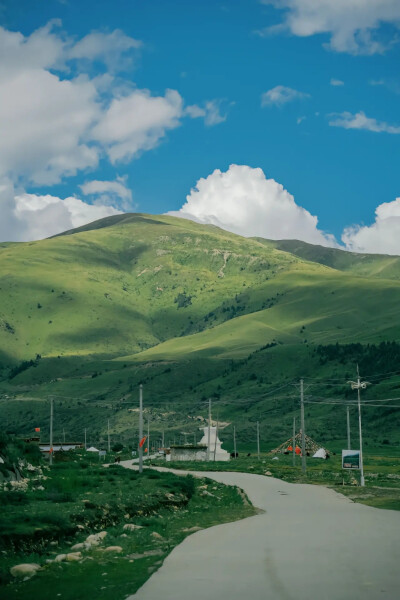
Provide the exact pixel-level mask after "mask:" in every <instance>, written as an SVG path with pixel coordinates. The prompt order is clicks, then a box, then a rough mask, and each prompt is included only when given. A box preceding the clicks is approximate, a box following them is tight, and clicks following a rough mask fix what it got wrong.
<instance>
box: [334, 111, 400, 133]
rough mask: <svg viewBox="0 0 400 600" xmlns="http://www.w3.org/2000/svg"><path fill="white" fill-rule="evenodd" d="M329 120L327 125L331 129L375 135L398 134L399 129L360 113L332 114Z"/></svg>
mask: <svg viewBox="0 0 400 600" xmlns="http://www.w3.org/2000/svg"><path fill="white" fill-rule="evenodd" d="M329 116H330V117H331V120H330V121H329V125H330V126H331V127H343V128H344V129H366V130H367V131H374V132H375V133H382V132H385V133H393V134H400V127H399V126H397V125H389V123H386V122H385V121H377V120H376V119H371V118H370V117H367V115H366V114H365V113H364V112H362V111H360V112H358V113H356V114H355V115H353V114H352V113H350V112H343V113H334V114H332V115H329Z"/></svg>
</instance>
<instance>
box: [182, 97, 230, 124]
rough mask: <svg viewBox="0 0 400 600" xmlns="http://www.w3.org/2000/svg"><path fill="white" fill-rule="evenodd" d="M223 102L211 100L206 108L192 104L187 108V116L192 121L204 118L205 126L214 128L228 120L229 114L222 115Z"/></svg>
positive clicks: (205, 105)
mask: <svg viewBox="0 0 400 600" xmlns="http://www.w3.org/2000/svg"><path fill="white" fill-rule="evenodd" d="M222 102H223V101H222V100H209V101H207V102H205V103H204V106H199V105H198V104H192V105H191V106H187V107H186V109H185V114H187V115H189V117H191V118H192V119H198V118H199V117H200V118H203V119H204V124H205V125H206V126H207V127H212V126H213V125H218V124H219V123H223V122H224V121H226V119H227V116H228V115H227V113H226V112H225V114H222V113H221V105H222Z"/></svg>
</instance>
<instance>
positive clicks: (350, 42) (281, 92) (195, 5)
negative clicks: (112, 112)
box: [0, 0, 400, 253]
mask: <svg viewBox="0 0 400 600" xmlns="http://www.w3.org/2000/svg"><path fill="white" fill-rule="evenodd" d="M302 2H303V0H275V2H268V1H267V0H266V1H265V2H264V3H262V2H259V1H256V0H254V1H253V0H245V1H244V0H235V1H225V2H219V1H213V0H203V1H202V2H187V1H184V0H180V1H178V0H175V1H174V0H130V1H129V2H128V1H126V0H125V1H122V0H113V2H109V1H107V2H105V1H103V0H97V1H96V2H92V1H90V0H81V1H80V2H78V1H76V0H65V1H59V0H46V1H39V0H36V1H33V0H24V1H22V0H19V2H17V3H16V2H8V1H6V2H3V3H2V5H3V10H2V12H1V13H0V15H1V24H2V26H3V28H4V30H7V31H10V32H20V33H21V34H23V36H24V37H25V40H26V39H28V38H29V37H30V36H31V35H32V33H33V32H34V31H35V30H37V29H39V28H43V27H44V26H45V25H46V23H48V22H49V21H51V20H53V19H60V20H61V23H57V24H56V25H55V26H54V28H53V29H52V32H53V33H52V35H55V36H56V37H60V38H61V37H63V36H64V39H65V37H68V39H69V41H70V44H72V43H77V42H78V41H79V40H81V39H82V38H85V36H87V35H88V34H90V33H91V32H93V31H95V32H101V33H102V34H103V35H104V36H107V35H110V34H111V33H112V32H113V31H114V30H119V35H120V36H123V35H124V36H126V38H133V39H134V40H136V41H137V42H139V41H140V42H141V44H140V46H139V44H137V46H138V47H132V48H130V49H128V50H126V51H125V52H121V53H120V55H119V56H118V57H115V56H114V58H113V61H111V62H113V64H111V62H110V61H109V62H108V64H104V60H103V58H104V57H103V58H102V57H101V56H100V55H98V56H97V58H95V59H94V60H93V59H92V58H89V59H86V58H85V57H83V58H82V57H80V60H77V61H72V60H69V62H67V68H65V64H64V65H63V66H62V67H60V64H56V63H54V64H52V65H51V64H50V65H48V66H47V65H40V67H41V68H44V69H47V70H48V71H49V72H51V73H53V74H55V75H57V77H59V79H60V80H68V79H69V80H71V81H72V80H74V81H75V80H76V78H77V77H78V76H79V74H83V73H84V74H85V77H87V78H89V79H93V78H95V77H96V75H99V74H104V73H110V72H111V74H112V78H113V80H112V82H111V83H109V84H108V87H107V89H104V90H102V91H101V102H102V105H103V108H104V110H106V109H107V103H108V106H109V105H110V104H111V102H112V98H115V97H116V96H118V98H120V97H121V96H122V97H124V96H127V95H129V94H130V93H132V92H133V91H134V90H144V89H146V90H148V94H149V95H150V96H151V97H160V98H164V97H165V92H166V90H167V89H170V90H174V91H176V92H178V94H179V96H180V98H181V100H182V103H183V105H182V108H181V109H179V110H180V114H179V115H178V114H177V115H175V117H174V118H175V119H176V122H175V124H171V123H170V125H168V126H167V127H166V129H165V130H164V131H163V133H162V134H160V135H159V137H158V139H157V140H156V141H154V140H153V141H152V142H151V143H146V144H145V146H144V147H141V148H140V149H139V151H138V153H137V154H134V155H129V156H126V155H124V156H123V158H122V159H121V160H116V161H114V162H113V161H112V160H110V157H109V155H107V151H104V148H103V150H102V151H101V152H100V151H99V155H98V159H97V162H96V161H94V160H93V161H92V163H91V164H88V163H90V160H88V161H86V163H85V161H83V163H82V165H83V166H82V167H80V166H79V165H77V166H75V170H70V171H67V170H64V171H60V173H59V175H58V176H57V177H55V178H53V180H52V181H45V182H44V183H43V182H42V180H41V178H40V177H39V178H37V177H36V180H35V177H34V176H33V177H32V176H31V175H27V173H28V171H29V169H28V170H27V169H26V168H25V167H24V168H22V167H21V169H20V171H18V169H19V167H18V160H17V159H16V160H15V163H13V165H12V168H11V167H10V170H9V171H7V173H5V176H6V177H7V181H8V182H10V180H11V183H12V185H13V186H14V192H15V194H16V196H18V197H21V195H22V194H31V195H37V196H45V195H51V196H53V197H57V198H60V199H65V198H67V197H74V196H76V197H79V198H81V199H82V200H84V201H86V202H88V203H93V202H96V200H95V197H94V196H90V195H88V196H87V197H85V198H83V196H82V192H81V188H80V187H79V186H80V185H82V184H84V183H85V182H88V181H91V180H96V181H115V180H116V178H117V177H119V178H120V179H119V181H120V182H123V185H124V186H126V187H127V188H129V190H131V192H132V201H131V203H130V204H129V203H128V204H127V203H126V202H125V204H124V205H123V207H122V205H121V204H118V201H119V200H118V198H116V197H115V196H114V201H115V202H116V204H115V206H117V207H119V208H120V209H123V210H130V207H132V208H134V209H135V210H139V211H141V212H149V213H163V212H166V211H178V210H179V209H180V208H181V207H182V205H183V204H184V203H185V199H186V196H187V195H188V194H189V193H190V190H191V188H193V187H194V186H195V185H196V182H197V181H198V180H199V179H200V178H207V177H208V176H210V175H211V174H212V173H213V172H214V170H215V169H220V170H221V172H222V173H224V172H226V171H227V170H228V168H229V165H231V164H236V165H247V166H249V167H251V168H256V167H259V168H261V169H262V171H263V172H264V174H265V176H266V178H267V179H273V180H275V181H276V182H279V183H280V184H282V186H283V187H284V188H285V189H286V190H287V191H288V192H289V193H290V194H292V195H293V196H294V200H295V203H296V204H297V205H298V206H300V207H304V209H306V210H307V211H309V212H310V213H311V214H312V215H316V216H317V217H318V229H319V230H322V231H323V232H327V233H329V234H333V235H334V236H335V237H336V240H337V241H340V239H341V236H342V232H343V230H344V228H346V227H349V226H352V225H356V226H357V231H356V230H354V232H353V238H352V239H353V246H351V243H352V242H349V244H348V247H349V248H351V249H356V250H364V251H383V252H389V253H400V245H399V247H398V250H397V246H396V242H394V246H393V244H392V245H390V247H386V246H385V243H383V246H382V237H384V238H387V235H384V234H382V232H381V233H380V242H379V243H378V242H377V241H376V239H375V238H376V237H377V231H376V229H377V227H378V229H379V227H380V226H381V225H382V224H379V223H378V224H377V223H376V222H375V215H374V212H375V210H376V208H377V207H378V206H380V205H382V204H383V203H393V202H394V201H395V199H396V198H397V197H398V196H399V195H400V194H399V178H398V170H399V169H398V166H397V165H398V161H399V141H400V112H399V99H400V73H399V68H398V66H399V64H400V45H399V44H398V39H397V38H398V36H399V29H398V27H399V24H400V10H396V6H395V4H396V3H393V1H392V0H377V2H376V3H375V4H377V8H376V14H373V15H370V14H369V12H370V11H369V6H370V5H371V3H372V4H374V2H372V0H365V11H364V13H363V11H362V9H360V11H359V12H358V13H357V11H356V14H355V15H354V14H353V13H351V14H350V15H349V21H350V24H349V26H348V28H347V30H346V31H342V30H341V29H340V28H341V27H342V28H343V27H344V25H340V24H337V23H333V24H332V15H331V14H330V12H329V11H330V9H329V2H328V5H327V0H324V1H323V2H322V3H319V2H317V0H316V2H315V10H314V15H309V14H303V13H302V10H303V5H302ZM332 2H333V0H332ZM332 2H331V4H332ZM338 3H339V4H341V3H342V0H338ZM352 3H355V0H349V2H347V7H349V6H350V5H352ZM304 4H305V2H304ZM344 4H345V5H346V3H344ZM357 4H359V3H357ZM361 4H363V3H362V2H361ZM318 6H319V8H318ZM380 7H381V9H382V11H381V12H379V8H380ZM346 10H347V9H346V6H344V8H343V11H342V15H341V23H346V18H347V16H348V15H347V13H346ZM325 13H326V14H325ZM388 14H389V16H388ZM313 17H318V20H319V21H321V22H322V25H318V26H316V25H313V24H312V23H311V25H310V22H312V21H313ZM290 19H291V20H290ZM296 19H297V20H296ZM307 19H308V21H307ZM314 20H315V19H314ZM282 24H283V25H282ZM274 26H275V27H276V26H278V27H276V29H277V31H274V32H271V31H270V30H269V29H268V28H271V27H274ZM304 27H305V28H306V30H307V31H309V32H310V34H309V35H306V36H305V35H303V33H302V35H299V31H301V32H303V31H304ZM320 29H322V30H324V31H323V32H319V30H320ZM46 35H47V34H46ZM343 40H344V41H343ZM332 81H334V82H336V85H333V84H332ZM38 85H39V83H38ZM278 86H281V87H278ZM276 88H277V91H276V93H275V95H273V94H272V95H270V96H263V94H267V93H268V92H269V91H271V90H274V89H276ZM286 88H288V89H289V91H287V89H286ZM287 94H289V96H290V97H289V99H288V100H287V101H286V102H285V101H284V100H285V98H286V96H287ZM263 97H264V105H263V102H262V98H263ZM271 98H272V100H271ZM207 102H211V103H212V104H211V105H210V106H211V107H212V110H214V112H215V114H214V113H213V114H214V117H213V115H212V114H211V115H210V114H209V118H208V121H207V110H211V108H209V109H207V108H206V103H207ZM188 106H189V107H191V106H196V107H197V108H196V110H197V112H198V113H200V112H202V113H203V114H202V116H199V117H198V118H190V114H188V113H187V112H185V111H186V109H187V107H188ZM27 110H28V109H27ZM179 110H178V112H179ZM196 110H195V112H196ZM189 113H190V111H189ZM192 113H193V111H192ZM360 114H361V117H360V116H359V117H358V118H357V117H356V115H360ZM215 115H216V116H215ZM49 118H51V117H49ZM334 124H336V126H334ZM102 131H103V130H102ZM101 135H102V136H103V137H102V142H101V143H107V144H111V143H112V144H114V143H115V140H113V141H112V142H111V141H110V138H109V137H108V138H107V140H108V141H107V142H104V139H105V138H104V135H105V134H104V132H103V133H102V134H101ZM21 153H22V154H23V150H21ZM24 169H25V170H24ZM73 171H74V172H73ZM11 172H12V174H11V175H10V173H11ZM29 173H32V170H31V171H29ZM245 176H246V177H247V176H248V172H246V175H245ZM250 176H251V175H250ZM56 179H57V180H56ZM210 183H212V182H211V180H210ZM199 198H200V196H199ZM200 200H201V198H200ZM0 201H1V197H0ZM20 202H21V201H20ZM110 202H111V200H109V203H110ZM97 204H99V202H98V201H97ZM397 208H399V212H397ZM392 209H393V210H392ZM249 210H251V205H249ZM14 212H15V211H14ZM392 213H393V214H392ZM199 214H200V213H199ZM199 214H198V215H197V216H198V219H199V220H201V216H199ZM266 214H267V213H266ZM182 216H185V215H182ZM389 216H390V219H391V221H390V224H389V225H390V236H392V237H391V239H392V238H393V239H395V238H396V237H397V234H399V235H398V237H399V238H400V229H399V222H398V219H399V220H400V207H398V206H397V205H394V204H393V205H391V210H390V215H389ZM256 217H257V215H256ZM386 217H387V215H386V214H384V215H383V216H382V218H386ZM207 218H208V217H207V215H205V219H204V220H205V221H206V220H207ZM218 219H219V220H218V222H219V223H220V224H222V225H224V222H223V220H221V218H220V217H218ZM272 221H273V219H272ZM363 225H367V226H370V225H372V226H373V227H375V230H374V231H372V230H371V229H368V228H364V229H363ZM386 225H388V224H387V223H386ZM24 227H25V230H24V231H25V233H24V232H22V230H21V232H20V233H19V234H18V235H20V237H21V236H22V238H23V236H24V235H25V236H29V235H34V234H30V233H29V232H28V229H29V227H28V226H27V224H26V223H25V225H24ZM393 227H394V231H393ZM231 228H232V229H233V230H234V229H235V228H234V227H231ZM360 231H361V233H360ZM266 232H267V233H271V230H270V229H268V228H267V230H266ZM244 233H246V232H244ZM249 233H250V234H251V233H252V231H251V229H250V231H249ZM358 234H360V235H361V234H362V235H361V237H360V236H359V237H358V238H357V240H358V241H357V243H356V242H355V240H356V238H355V237H354V236H357V235H358ZM18 235H17V239H18ZM363 236H364V237H363ZM371 236H372V237H373V239H374V240H375V241H374V242H373V243H371V242H370V241H368V240H371V239H372V238H371ZM271 237H272V235H271ZM277 237H279V231H278V232H277ZM296 237H300V238H301V231H300V232H299V235H297V236H296ZM22 238H21V239H22ZM305 238H307V236H305ZM363 240H364V241H363ZM309 241H318V240H317V239H315V240H314V239H313V238H310V237H309ZM368 243H369V244H370V245H369V246H368ZM357 244H358V245H357ZM362 244H364V245H362ZM371 244H372V245H371ZM379 244H381V245H379Z"/></svg>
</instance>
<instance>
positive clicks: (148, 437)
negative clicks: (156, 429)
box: [146, 415, 150, 459]
mask: <svg viewBox="0 0 400 600" xmlns="http://www.w3.org/2000/svg"><path fill="white" fill-rule="evenodd" d="M146 443H147V459H149V458H150V415H149V416H148V417H147V440H146Z"/></svg>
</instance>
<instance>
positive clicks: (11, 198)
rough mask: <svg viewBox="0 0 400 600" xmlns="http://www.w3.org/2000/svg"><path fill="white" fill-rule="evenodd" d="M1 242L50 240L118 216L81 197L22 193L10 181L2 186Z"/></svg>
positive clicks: (0, 192) (110, 209)
mask: <svg viewBox="0 0 400 600" xmlns="http://www.w3.org/2000/svg"><path fill="white" fill-rule="evenodd" d="M0 204H1V207H2V219H1V221H0V239H2V240H6V241H17V242H18V241H30V240H38V239H42V238H46V237H50V236H52V235H55V234H57V233H61V232H63V231H66V230H68V229H73V228H75V227H80V226H81V225H86V223H90V222H92V221H95V220H97V219H102V218H103V217H108V216H111V215H116V214H119V213H120V212H121V211H120V210H118V209H117V208H115V207H113V206H109V205H101V204H97V205H91V204H87V203H86V202H82V200H80V199H79V198H75V197H72V196H71V197H68V198H65V199H61V198H58V197H56V196H51V195H49V194H47V195H37V194H27V193H25V192H24V193H20V194H15V193H14V190H13V186H12V184H11V183H10V182H8V183H7V184H4V183H3V185H0Z"/></svg>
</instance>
